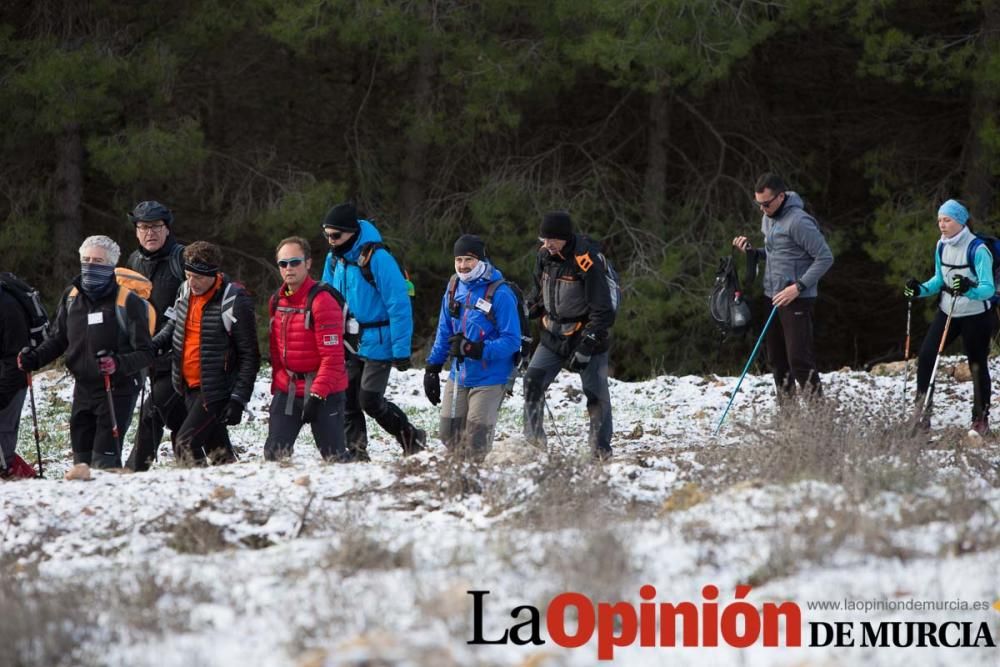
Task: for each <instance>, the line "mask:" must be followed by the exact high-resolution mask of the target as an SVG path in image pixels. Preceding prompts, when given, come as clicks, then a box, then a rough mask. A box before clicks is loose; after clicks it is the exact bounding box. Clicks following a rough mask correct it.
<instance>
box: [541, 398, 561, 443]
mask: <svg viewBox="0 0 1000 667" xmlns="http://www.w3.org/2000/svg"><path fill="white" fill-rule="evenodd" d="M542 405H544V406H545V411H546V412H547V413H549V421H550V422H552V431H553V432H554V433H555V434H556V438H557V439H558V440H559V446H560V447H562V448H563V449H564V450H565V449H566V442H565V441H564V440H563V437H562V433H560V432H559V429H558V428H556V416H555V414H553V412H552V408H550V407H549V402H548V400H547V399H546V398H545V393H544V392H543V393H542Z"/></svg>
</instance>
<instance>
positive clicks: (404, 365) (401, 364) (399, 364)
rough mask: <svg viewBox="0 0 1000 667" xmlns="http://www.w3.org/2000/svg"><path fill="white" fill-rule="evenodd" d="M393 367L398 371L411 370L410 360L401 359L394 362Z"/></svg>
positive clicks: (407, 358)
mask: <svg viewBox="0 0 1000 667" xmlns="http://www.w3.org/2000/svg"><path fill="white" fill-rule="evenodd" d="M392 366H393V368H395V369H396V370H397V371H406V370H409V369H410V358H409V357H400V358H399V359H393V360H392Z"/></svg>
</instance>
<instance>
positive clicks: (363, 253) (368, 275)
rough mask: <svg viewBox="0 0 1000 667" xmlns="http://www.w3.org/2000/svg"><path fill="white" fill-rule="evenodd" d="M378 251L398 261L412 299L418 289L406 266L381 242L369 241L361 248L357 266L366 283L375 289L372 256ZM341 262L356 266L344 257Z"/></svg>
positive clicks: (397, 263)
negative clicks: (382, 251)
mask: <svg viewBox="0 0 1000 667" xmlns="http://www.w3.org/2000/svg"><path fill="white" fill-rule="evenodd" d="M376 250H385V251H386V252H387V253H389V256H390V257H392V258H393V259H394V260H396V266H398V267H399V272H400V273H402V274H403V280H405V281H406V293H407V294H409V295H410V296H411V297H412V296H414V294H415V293H416V289H415V288H414V286H413V281H411V280H410V272H409V271H408V270H407V269H406V266H405V265H404V264H403V262H401V261H400V260H399V257H397V256H396V255H395V253H393V252H392V250H390V249H389V246H387V245H386V244H384V243H382V242H381V241H369V242H368V243H365V244H363V245H362V246H361V248H360V249H359V252H358V261H357V266H358V268H359V269H361V277H362V278H364V279H365V281H366V282H367V283H368V284H369V285H371V286H372V287H375V275H374V274H373V273H372V267H371V262H372V255H374V254H375V251H376ZM339 261H340V262H342V263H344V264H345V265H347V264H355V262H350V261H348V260H346V259H344V258H343V257H341V258H339Z"/></svg>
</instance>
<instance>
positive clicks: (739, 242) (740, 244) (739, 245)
mask: <svg viewBox="0 0 1000 667" xmlns="http://www.w3.org/2000/svg"><path fill="white" fill-rule="evenodd" d="M733 246H735V247H736V249H737V250H739V251H740V252H746V251H747V250H753V246H752V245H751V244H750V239H748V238H747V237H745V236H737V237H736V238H734V239H733Z"/></svg>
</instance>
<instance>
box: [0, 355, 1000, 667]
mask: <svg viewBox="0 0 1000 667" xmlns="http://www.w3.org/2000/svg"><path fill="white" fill-rule="evenodd" d="M992 371H993V373H994V377H1000V368H998V367H996V366H994V367H993V368H992ZM421 381H422V376H421V373H420V372H419V371H409V372H406V373H401V374H400V373H394V374H393V383H392V385H391V386H390V392H389V393H390V396H391V397H392V398H393V400H395V401H396V402H397V403H398V404H400V405H401V406H402V407H403V408H404V409H405V410H406V411H407V412H408V413H409V414H410V415H411V418H413V419H414V420H415V421H416V422H417V423H418V424H419V425H420V426H422V427H423V428H426V429H428V431H429V432H430V433H434V432H435V431H436V421H437V414H436V411H435V409H434V408H432V407H431V406H430V405H429V404H428V403H427V401H426V399H425V398H424V397H423V392H422V389H421V387H422V382H421ZM824 382H825V392H826V396H827V398H828V399H829V400H828V402H829V403H830V404H832V405H836V406H839V407H838V408H837V409H838V413H837V414H839V415H846V414H848V413H850V414H852V415H855V416H857V415H858V414H871V415H876V416H881V421H880V422H878V423H877V424H875V425H874V426H871V425H869V427H867V428H870V429H871V430H869V431H863V430H862V432H861V435H860V436H859V437H860V438H861V439H862V442H861V443H860V448H858V446H859V445H858V443H856V442H854V441H853V440H851V443H848V442H847V440H848V439H852V438H854V437H855V436H854V435H851V433H853V431H851V430H850V429H849V428H847V430H845V431H843V433H846V434H847V435H844V436H843V438H844V440H843V442H841V440H838V438H841V431H840V430H839V429H840V428H841V426H840V423H841V420H844V419H847V417H843V416H841V417H837V416H834V417H831V418H830V419H831V420H830V421H828V422H823V423H821V424H818V425H815V426H816V428H815V429H813V430H812V431H810V430H809V427H808V426H807V427H806V428H805V429H804V430H803V435H802V436H801V438H799V436H797V435H794V436H791V439H788V436H787V435H786V436H785V437H786V440H787V442H788V444H787V445H786V444H785V443H786V440H782V439H781V438H782V437H783V436H782V435H781V433H785V434H787V433H788V432H789V431H788V428H789V427H786V426H782V423H781V422H775V421H774V418H773V413H774V412H775V405H774V399H773V389H772V385H771V382H770V379H769V378H768V377H757V376H748V377H747V378H746V380H745V382H744V385H743V389H742V391H741V392H740V394H739V395H738V396H737V399H736V401H735V403H734V406H733V409H732V411H731V412H730V416H729V418H728V420H727V423H726V425H725V427H724V429H723V431H722V436H721V437H719V438H713V437H712V431H713V429H714V427H715V425H716V422H717V420H718V417H719V415H720V413H721V410H722V408H723V407H724V406H725V404H726V401H727V400H728V397H729V392H730V391H731V389H732V387H733V385H734V384H735V378H731V377H721V378H717V377H715V376H707V377H700V376H684V377H671V376H662V377H658V378H655V379H652V380H649V381H646V382H636V383H626V382H617V381H612V386H611V393H612V402H613V405H614V410H615V438H614V442H613V444H614V447H615V457H614V460H613V461H612V462H610V463H608V464H605V465H595V464H592V463H591V462H590V461H589V458H588V456H587V454H588V452H587V451H586V424H587V422H586V411H585V407H584V397H583V395H582V393H581V392H580V390H579V384H578V380H577V379H576V377H575V376H572V375H570V374H567V373H563V374H561V376H560V378H559V379H558V380H557V382H556V383H555V384H554V385H553V386H552V388H551V389H550V390H549V394H548V402H549V407H550V408H551V410H552V412H553V413H554V414H555V423H554V424H553V423H552V422H551V421H550V420H549V419H547V420H546V422H547V425H548V426H549V443H548V449H549V451H548V452H545V451H542V450H539V449H535V448H533V447H531V446H529V445H528V444H526V443H525V441H524V440H523V439H522V438H520V437H519V433H520V424H521V421H520V412H521V408H522V403H521V391H520V387H518V388H517V391H516V392H515V396H513V397H512V398H510V399H509V400H508V401H507V402H506V403H505V404H504V406H503V409H502V412H501V422H500V424H499V425H498V429H497V442H496V444H495V451H494V453H493V454H492V455H491V457H490V459H489V460H488V461H487V463H486V464H485V465H483V466H482V467H479V468H474V467H471V466H468V465H462V464H458V463H455V462H453V461H452V460H451V459H450V458H449V457H447V456H445V455H444V452H443V449H442V447H441V445H440V443H439V442H437V441H436V440H434V439H433V438H432V441H433V443H434V447H433V448H432V449H431V450H430V451H427V452H424V453H422V454H420V455H418V456H415V457H411V458H409V459H406V460H403V459H402V457H401V456H400V452H399V447H398V445H396V444H395V442H394V441H392V440H391V439H389V438H387V437H386V435H385V434H384V433H383V432H382V431H380V430H379V429H378V427H377V426H376V425H374V424H373V423H372V422H369V428H370V437H371V443H370V452H371V455H372V463H370V464H347V465H329V464H325V463H323V462H322V461H321V460H320V459H319V457H318V454H317V452H316V450H315V447H314V445H313V443H312V439H311V436H310V435H309V434H308V429H306V430H305V431H304V432H303V434H302V435H301V436H300V442H299V444H298V446H297V448H296V451H295V454H294V457H293V459H292V461H291V462H290V463H288V464H281V465H279V464H274V463H265V462H264V461H263V458H262V447H263V441H264V438H265V436H266V430H267V427H266V419H267V403H268V400H269V396H268V387H269V377H268V375H267V372H266V371H263V372H262V374H261V376H260V378H259V379H258V383H257V387H256V391H255V393H254V398H253V401H252V403H251V405H250V412H251V416H252V418H251V419H248V420H245V421H244V423H243V424H241V425H240V426H238V427H235V428H233V429H231V433H232V435H233V440H234V442H235V443H236V445H237V448H238V450H240V452H241V461H240V462H239V463H237V464H234V465H230V466H223V467H218V468H209V469H189V468H180V467H176V466H175V465H174V463H173V461H172V455H171V453H170V451H169V449H170V448H169V444H168V443H166V442H165V443H164V444H163V446H162V448H161V460H160V462H159V463H158V464H157V465H156V466H154V468H153V470H151V471H150V472H147V473H143V474H120V473H113V472H104V471H95V472H94V478H95V479H94V480H93V481H91V482H67V481H63V480H62V475H63V473H64V472H65V471H66V470H67V469H68V467H69V465H70V457H69V451H68V444H67V441H68V429H67V426H66V422H67V416H68V401H69V400H70V397H71V393H72V382H71V380H70V379H68V378H67V377H65V376H64V375H62V374H61V373H59V372H58V371H49V372H47V373H42V374H40V375H38V376H37V377H36V398H37V400H38V412H39V416H40V422H41V423H40V427H41V430H42V432H43V434H44V440H45V442H44V443H43V446H44V448H45V451H46V458H45V465H46V479H45V480H34V481H24V482H16V483H2V484H0V498H2V506H0V567H2V568H3V582H2V583H0V618H2V619H4V621H0V642H3V644H4V645H5V646H8V647H9V646H12V645H15V646H16V647H18V650H17V651H15V652H14V654H15V655H16V656H19V658H18V659H19V660H20V664H100V665H128V666H136V665H178V666H180V665H185V666H187V665H307V664H309V665H320V664H328V665H374V664H378V665H400V666H402V665H518V664H520V665H592V664H595V663H596V662H597V658H596V655H597V654H596V650H597V648H596V647H597V642H596V640H594V639H592V640H591V641H590V642H589V643H587V644H586V645H585V646H582V647H580V648H576V649H562V648H559V647H558V646H556V645H555V644H554V643H553V642H552V641H550V640H549V636H548V633H547V632H546V631H545V630H544V628H543V630H542V632H541V637H542V639H545V640H546V643H545V644H544V645H530V644H529V645H527V646H518V645H513V644H506V645H486V646H483V645H470V644H468V643H467V642H468V641H469V640H470V639H472V637H473V628H472V623H473V620H472V616H473V614H472V596H471V595H470V594H469V593H467V591H470V590H478V591H490V593H489V595H488V596H486V597H485V598H484V604H483V607H484V621H483V628H482V632H483V634H484V638H486V639H495V638H497V637H498V636H500V635H501V634H502V633H503V631H504V630H505V629H506V628H508V627H510V626H512V625H514V624H515V623H518V622H521V621H523V620H525V619H527V618H528V616H527V612H523V613H522V615H521V616H519V617H518V618H517V620H514V619H512V617H511V614H510V610H512V609H513V608H514V607H517V606H519V605H534V606H535V607H537V608H538V609H539V610H540V611H541V618H542V623H543V624H544V622H545V610H546V607H547V605H548V602H549V601H550V600H551V599H552V598H553V597H554V596H555V595H557V594H559V593H561V592H565V591H578V592H581V593H584V594H586V595H587V596H588V597H590V598H591V599H593V600H595V601H597V600H605V601H610V602H615V601H618V600H622V601H627V602H629V603H631V604H632V605H633V606H634V607H635V608H636V609H638V607H639V604H640V602H643V601H644V600H642V599H640V594H639V589H640V587H642V586H643V585H644V584H649V585H652V586H653V587H655V589H656V595H655V598H654V600H655V601H658V602H682V601H691V602H694V603H695V604H696V605H698V606H699V608H701V605H702V604H703V603H704V602H705V601H706V600H705V598H704V597H703V587H704V586H706V585H709V584H712V585H715V586H717V587H718V589H719V591H720V593H719V597H718V603H719V609H720V610H722V609H724V608H725V606H726V605H728V604H730V603H732V602H734V601H735V590H736V586H737V585H738V584H743V583H749V584H751V585H752V586H753V590H752V592H751V593H750V595H749V596H748V598H747V601H749V602H750V603H751V604H753V605H755V606H757V607H760V605H762V604H764V603H765V602H782V601H793V602H796V603H798V604H799V605H800V607H801V609H802V624H803V630H804V632H807V628H806V624H807V623H808V622H815V621H824V622H828V623H832V622H835V621H873V622H878V621H908V620H919V621H934V622H937V623H943V622H945V621H969V622H972V623H974V625H975V626H976V627H978V624H979V623H980V622H984V621H985V622H987V623H988V624H989V627H990V628H991V630H992V635H993V638H994V640H1000V613H998V611H995V610H978V611H923V612H913V611H871V612H868V613H862V612H846V611H840V612H837V611H815V610H809V609H807V603H808V602H811V601H820V600H831V601H841V600H882V601H883V604H884V601H885V600H890V601H899V602H904V601H906V600H909V599H917V600H933V601H959V600H964V601H985V602H986V603H988V604H993V602H994V601H996V600H997V599H998V598H1000V579H998V576H997V572H1000V521H998V513H1000V482H998V476H1000V472H998V471H1000V447H998V444H997V442H996V441H994V440H993V439H988V440H987V441H986V442H985V443H984V444H982V445H981V446H979V447H978V448H974V449H973V448H971V447H970V446H969V445H968V443H966V442H965V440H964V438H963V437H962V436H963V435H964V433H965V428H966V426H967V420H968V406H969V404H970V396H971V384H968V383H966V384H959V383H956V382H955V381H954V380H951V379H950V378H942V379H941V380H940V381H939V382H940V385H939V394H940V398H939V399H938V405H937V406H936V412H935V418H934V428H935V430H934V432H933V434H932V435H933V437H932V442H931V443H930V444H929V445H927V443H926V442H925V441H921V442H924V445H921V447H923V449H921V453H920V458H919V461H918V462H917V464H916V465H915V466H912V467H909V468H907V467H906V466H905V465H903V464H899V465H897V463H896V462H897V461H899V460H902V459H906V458H907V456H906V452H905V450H904V451H903V452H902V454H901V453H900V452H899V451H898V450H893V451H892V452H891V453H890V454H888V455H886V454H885V453H884V452H883V450H882V449H880V447H884V446H886V445H885V443H886V442H889V441H891V440H893V437H894V436H892V435H891V434H892V430H891V429H888V430H886V429H883V430H879V428H880V427H885V426H887V421H886V418H885V415H893V414H899V413H901V412H902V406H903V397H902V393H901V389H902V386H901V381H900V378H899V377H898V376H897V377H875V376H873V375H869V374H867V373H861V372H838V373H830V374H826V375H824ZM912 384H913V383H912V379H911V380H910V391H911V393H912ZM893 406H897V407H893ZM807 421H808V420H807ZM876 421H878V420H876ZM30 426H31V419H30V412H29V408H28V405H27V403H26V405H25V411H24V416H23V422H22V429H21V436H20V448H19V451H20V452H21V453H22V454H23V455H25V458H27V459H28V460H29V461H31V460H34V458H35V457H34V450H35V443H34V439H33V437H32V433H31V428H30ZM134 427H135V421H134V422H133V428H134ZM954 427H961V428H954ZM845 428H846V427H845ZM782 429H784V430H782ZM796 433H798V432H797V431H796ZM887 433H888V435H886V434H887ZM879 434H881V435H879ZM131 437H132V434H131V433H130V434H129V437H128V442H129V443H130V442H131ZM796 438H798V440H796ZM824 438H826V440H824ZM865 438H868V439H869V440H870V442H865V441H864V440H865ZM775 443H777V446H775ZM796 443H798V444H796ZM852 443H853V444H852ZM869 444H870V447H871V449H870V452H869V449H868V445H869ZM798 446H801V447H802V451H803V454H802V456H803V457H807V458H808V457H817V456H823V455H825V454H824V451H823V449H824V448H826V449H827V450H829V449H831V448H832V449H834V450H836V449H837V448H838V447H840V446H843V449H844V451H843V452H836V451H834V452H833V454H832V457H831V458H830V463H829V466H830V467H831V468H836V470H832V471H831V472H829V474H827V472H826V471H825V469H824V470H821V471H820V472H819V473H818V474H815V475H812V474H803V475H793V476H792V478H784V477H783V476H782V474H781V473H782V470H781V468H782V467H784V466H794V465H797V464H796V463H795V460H793V459H792V458H789V459H788V460H787V461H786V459H785V458H782V457H783V456H785V454H784V452H785V450H794V449H795V448H796V447H798ZM768 447H773V448H772V449H768ZM914 447H917V445H914ZM817 449H819V450H820V451H819V452H818V453H817ZM755 452H757V453H756V454H755ZM760 452H763V454H760ZM740 456H746V457H747V458H745V459H741V458H739V457H740ZM772 458H773V459H774V461H769V460H768V459H772ZM859 459H863V460H859ZM822 460H824V461H825V459H822ZM743 462H745V469H746V470H750V469H751V468H753V470H755V471H765V472H763V473H761V475H763V476H760V475H757V473H754V474H753V475H750V474H745V475H743V476H741V473H742V472H743V470H742V469H743V468H744V463H743ZM768 463H775V466H773V467H777V468H778V470H776V471H775V470H771V472H767V471H768V470H769V468H768V465H767V464H768ZM822 465H827V464H826V463H823V464H822ZM883 466H885V467H884V468H883ZM841 468H843V470H844V471H846V472H843V473H840V472H838V471H839V470H840V469H841ZM869 473H870V475H869ZM14 618H16V619H18V622H11V621H10V619H14ZM569 627H572V623H570V624H569ZM855 632H856V638H858V636H859V635H860V629H857V630H855ZM974 632H975V631H974ZM5 633H6V634H5ZM523 636H527V633H526V632H525V634H524V635H523ZM803 639H804V643H808V641H809V636H808V634H805V635H804V637H803ZM28 640H30V642H33V643H29V641H28ZM12 642H13V644H12ZM17 642H20V643H17ZM614 656H615V659H614V661H613V664H622V665H662V664H667V663H669V664H675V665H696V664H697V665H701V664H716V665H802V664H810V665H833V664H864V665H906V666H907V667H909V666H910V665H912V664H940V665H956V664H962V665H995V664H997V657H998V654H997V649H996V648H983V647H977V648H893V647H890V648H861V647H853V648H850V647H842V648H836V647H832V646H827V647H800V648H787V647H784V648H766V647H764V646H763V645H762V643H761V642H757V643H756V644H754V645H753V646H751V647H749V648H745V649H735V648H718V647H715V648H711V647H704V646H701V647H689V648H676V647H675V648H664V647H640V646H639V645H638V642H636V643H635V645H633V646H630V647H626V648H619V649H617V650H616V651H615V654H614ZM15 664H19V663H17V662H16V661H15Z"/></svg>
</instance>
